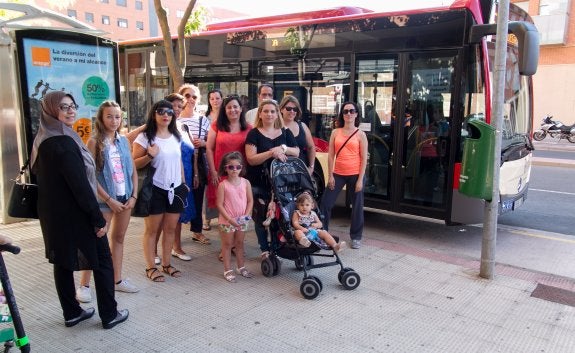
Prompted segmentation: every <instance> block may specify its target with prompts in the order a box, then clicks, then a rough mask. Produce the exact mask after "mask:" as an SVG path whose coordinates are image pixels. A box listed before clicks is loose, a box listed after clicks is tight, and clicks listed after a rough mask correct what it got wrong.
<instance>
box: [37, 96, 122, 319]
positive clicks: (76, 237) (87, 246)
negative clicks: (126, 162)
mask: <svg viewBox="0 0 575 353" xmlns="http://www.w3.org/2000/svg"><path fill="white" fill-rule="evenodd" d="M77 109H78V105H77V104H76V101H75V100H74V98H73V97H72V96H71V95H70V94H67V93H65V92H62V91H53V92H50V93H48V94H46V96H45V97H44V99H43V100H42V115H41V117H40V128H39V129H38V133H37V135H36V138H35V139H34V144H33V148H32V155H31V157H30V160H31V165H32V171H33V172H34V173H35V174H36V175H37V181H38V215H39V219H40V227H41V229H42V235H43V237H44V243H45V246H46V257H47V258H48V261H49V262H50V263H52V264H54V282H55V285H56V291H57V293H58V298H59V300H60V305H61V306H62V311H63V314H64V320H65V322H64V324H65V326H66V327H72V326H75V325H77V324H78V323H80V322H81V321H84V320H87V319H89V318H91V317H92V316H93V315H94V312H95V310H94V308H89V309H82V307H80V304H79V303H78V301H76V298H75V290H74V289H75V288H74V287H75V286H74V271H79V270H92V271H93V273H94V282H95V284H96V293H97V298H98V314H99V315H100V319H101V320H102V325H103V327H104V328H106V329H108V328H112V327H114V326H115V325H117V324H119V323H121V322H123V321H125V320H126V319H127V318H128V315H129V312H128V310H127V309H124V310H120V311H118V310H117V303H116V299H115V298H114V269H113V265H112V256H111V254H110V247H109V245H108V238H107V236H106V233H107V231H108V227H107V225H106V219H105V218H104V217H103V216H102V212H101V211H100V208H99V206H98V201H97V199H96V190H97V181H96V173H95V170H96V165H95V163H94V159H93V158H92V154H91V153H90V151H89V150H88V149H87V148H86V146H84V143H83V142H82V140H81V139H80V137H79V136H78V134H77V133H76V132H75V131H74V130H73V129H72V127H73V125H74V121H75V120H76V112H77ZM54 205H57V207H55V206H54Z"/></svg>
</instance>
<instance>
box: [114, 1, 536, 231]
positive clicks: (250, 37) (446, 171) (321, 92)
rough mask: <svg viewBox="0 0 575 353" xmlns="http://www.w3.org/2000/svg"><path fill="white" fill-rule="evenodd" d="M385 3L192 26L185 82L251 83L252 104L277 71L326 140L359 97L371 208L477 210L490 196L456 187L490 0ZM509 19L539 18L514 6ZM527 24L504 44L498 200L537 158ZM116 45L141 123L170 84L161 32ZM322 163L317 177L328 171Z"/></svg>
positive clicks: (483, 69)
mask: <svg viewBox="0 0 575 353" xmlns="http://www.w3.org/2000/svg"><path fill="white" fill-rule="evenodd" d="M389 3H390V4H389V10H386V11H383V12H372V11H370V10H366V9H362V8H354V7H339V8H334V9H329V10H324V11H312V12H305V13H294V14H285V15H281V16H271V17H263V18H253V19H244V20H237V21H230V22H224V23H216V24H211V25H209V26H208V28H207V29H206V30H205V31H203V32H201V33H199V34H196V35H192V36H190V37H188V38H187V39H186V50H187V56H188V57H187V66H186V68H185V81H186V82H190V83H194V84H196V85H198V86H199V87H200V90H201V91H202V92H203V93H206V92H208V90H210V89H212V88H219V89H220V90H222V91H223V92H224V94H225V95H226V94H239V95H245V96H247V97H248V99H249V102H250V107H253V106H256V104H257V94H256V91H257V87H258V86H259V85H260V84H261V83H264V82H265V83H271V84H272V85H273V86H274V95H275V98H276V99H277V100H278V101H279V100H281V98H282V97H283V96H284V95H287V94H291V95H294V96H296V97H297V98H298V99H299V101H300V103H301V105H302V107H303V109H304V111H305V112H304V119H303V120H304V121H305V122H306V123H307V124H308V126H309V127H310V129H311V131H312V133H313V134H314V136H315V137H316V138H317V139H318V140H324V141H327V140H329V135H330V132H331V130H332V127H333V124H332V123H333V120H334V118H335V117H336V115H337V113H338V111H339V108H340V105H341V104H342V103H343V102H345V101H355V102H357V103H358V104H359V106H360V107H361V108H362V112H361V113H362V114H361V115H362V123H361V128H362V129H363V130H364V131H365V132H366V133H367V135H368V137H369V142H370V143H369V159H368V166H367V171H366V187H365V206H366V207H369V208H373V209H379V210H387V211H391V212H396V213H403V214H412V215H419V216H425V217H430V218H435V219H440V220H444V221H445V222H446V223H447V224H452V223H476V222H480V221H481V220H482V213H483V202H484V201H483V200H479V199H475V198H470V197H467V196H465V195H463V194H461V193H460V192H459V191H458V180H459V171H460V167H461V161H462V154H463V143H464V140H465V137H466V136H467V129H466V124H467V122H468V121H469V119H474V118H479V119H483V120H484V121H486V122H487V123H489V122H490V121H491V92H492V88H491V83H490V82H491V81H492V72H491V71H490V69H491V68H492V67H493V65H492V60H493V54H492V53H493V52H494V49H495V42H494V39H495V36H488V34H493V33H494V32H493V31H494V27H493V26H491V27H488V26H486V24H488V23H493V20H492V17H493V13H494V11H495V9H494V8H492V1H481V0H454V1H438V0H426V1H408V0H404V1H397V2H389ZM510 19H511V20H513V21H523V23H532V22H531V19H530V18H529V16H528V15H527V14H526V13H525V12H524V11H522V10H521V9H519V8H518V7H516V6H514V5H511V10H510ZM482 25H483V26H482ZM520 27H521V26H520ZM511 28H512V26H510V29H511ZM514 28H515V27H514ZM533 28H534V27H533ZM489 29H491V31H490V30H489ZM529 34H531V35H532V33H529ZM524 36H525V33H523V32H521V33H518V34H517V36H516V37H515V36H510V37H509V40H508V46H507V48H508V60H507V73H506V75H507V77H506V89H505V116H504V131H503V133H502V136H503V143H502V155H501V161H502V164H501V183H500V194H501V202H500V210H501V211H502V212H505V211H509V210H512V209H514V208H515V207H518V206H519V205H520V204H521V203H522V202H523V200H524V199H525V197H526V195H527V190H528V184H529V175H530V170H531V148H532V146H531V141H530V134H531V132H532V131H531V130H532V120H533V119H532V104H533V102H532V97H533V93H532V83H531V78H530V76H529V69H527V70H526V69H525V66H529V64H531V66H533V64H532V63H533V62H534V63H535V67H536V63H537V55H538V49H537V48H532V47H528V45H525V46H523V47H521V50H519V47H520V46H521V45H523V42H527V44H529V42H530V41H529V40H527V41H524V40H523V39H524ZM514 39H517V40H514ZM518 42H519V45H518ZM534 42H535V43H537V40H535V41H534ZM176 46H177V42H176V40H175V39H174V48H172V49H174V50H175V49H176ZM119 49H120V72H121V77H120V81H121V95H122V105H123V106H124V107H125V108H126V109H127V111H128V118H129V122H130V125H131V126H138V125H139V124H141V123H142V122H143V119H144V117H145V116H146V114H145V113H146V111H147V110H148V109H149V107H150V106H151V104H152V103H153V102H154V101H156V100H158V99H161V98H162V97H164V96H165V95H166V94H168V93H169V92H171V91H172V90H173V87H172V84H171V80H170V77H169V74H168V68H167V64H166V60H165V53H164V49H165V48H164V43H163V41H162V39H161V38H151V39H144V40H131V41H125V42H121V43H119ZM532 71H534V69H532ZM520 72H521V73H522V74H525V73H527V75H522V74H520ZM318 159H319V160H320V162H322V163H316V166H319V165H320V164H323V165H324V166H325V154H322V153H319V154H318ZM324 168H325V167H324ZM316 172H317V175H316V178H317V179H318V180H319V184H320V185H321V184H322V183H323V178H322V176H323V173H324V172H323V171H322V170H318V171H316Z"/></svg>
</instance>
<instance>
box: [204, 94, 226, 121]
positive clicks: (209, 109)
mask: <svg viewBox="0 0 575 353" xmlns="http://www.w3.org/2000/svg"><path fill="white" fill-rule="evenodd" d="M212 93H217V94H219V95H220V98H224V95H223V93H222V91H220V90H219V89H217V88H214V89H212V90H210V91H209V92H208V109H206V116H209V115H210V113H211V112H212V110H213V109H212V105H211V104H210V96H211V95H212ZM220 109H221V106H220Z"/></svg>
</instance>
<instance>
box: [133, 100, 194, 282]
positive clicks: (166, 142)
mask: <svg viewBox="0 0 575 353" xmlns="http://www.w3.org/2000/svg"><path fill="white" fill-rule="evenodd" d="M180 141H181V135H180V132H179V131H178V128H177V127H176V117H175V113H174V110H173V109H172V103H170V102H168V101H166V100H161V101H159V102H157V103H155V104H154V105H153V106H152V109H151V110H150V112H149V113H148V119H147V121H146V130H145V131H144V132H142V133H141V134H139V135H138V137H136V140H135V141H134V144H133V149H132V156H133V158H134V161H135V163H136V167H137V168H142V167H144V166H146V165H148V164H151V165H152V167H154V168H155V169H156V171H155V173H154V177H153V191H152V199H151V201H150V202H151V207H150V214H149V216H147V217H145V218H144V222H145V229H144V241H143V246H144V258H145V261H146V276H147V277H148V278H149V279H150V280H152V281H154V282H164V276H163V275H162V274H161V273H160V271H158V269H157V268H156V264H155V263H154V249H155V246H156V234H157V233H158V230H159V229H160V227H162V231H163V237H162V258H161V265H162V271H163V272H164V273H166V274H168V275H169V276H171V277H180V276H181V272H180V271H179V270H177V269H176V268H175V267H173V266H172V265H171V264H170V258H171V251H172V246H173V243H174V234H175V229H176V226H177V224H178V219H179V218H180V213H181V212H182V211H183V210H184V207H185V206H186V197H187V195H188V192H189V191H190V189H189V188H188V186H187V185H186V184H185V176H184V168H183V165H182V152H181V149H180Z"/></svg>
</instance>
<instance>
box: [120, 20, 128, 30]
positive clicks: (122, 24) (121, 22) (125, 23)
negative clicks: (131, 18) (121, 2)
mask: <svg viewBox="0 0 575 353" xmlns="http://www.w3.org/2000/svg"><path fill="white" fill-rule="evenodd" d="M118 27H121V28H128V20H126V19H125V18H118Z"/></svg>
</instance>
